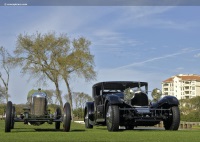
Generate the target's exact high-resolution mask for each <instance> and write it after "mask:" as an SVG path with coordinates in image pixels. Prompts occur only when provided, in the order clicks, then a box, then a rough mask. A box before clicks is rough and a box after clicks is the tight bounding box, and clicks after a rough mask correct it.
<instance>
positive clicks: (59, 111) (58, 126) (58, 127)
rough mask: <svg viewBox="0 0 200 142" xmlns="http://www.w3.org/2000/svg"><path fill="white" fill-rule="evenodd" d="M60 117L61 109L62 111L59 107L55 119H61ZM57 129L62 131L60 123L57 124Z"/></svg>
mask: <svg viewBox="0 0 200 142" xmlns="http://www.w3.org/2000/svg"><path fill="white" fill-rule="evenodd" d="M60 117H61V109H60V107H58V108H57V109H56V116H55V119H60ZM55 128H56V130H59V129H60V121H57V122H55Z"/></svg>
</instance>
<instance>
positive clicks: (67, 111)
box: [63, 103, 71, 132]
mask: <svg viewBox="0 0 200 142" xmlns="http://www.w3.org/2000/svg"><path fill="white" fill-rule="evenodd" d="M63 113H64V115H63V129H64V131H65V132H69V130H70V124H71V107H70V104H69V103H65V105H64V110H63Z"/></svg>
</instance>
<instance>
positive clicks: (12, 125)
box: [10, 106, 15, 129]
mask: <svg viewBox="0 0 200 142" xmlns="http://www.w3.org/2000/svg"><path fill="white" fill-rule="evenodd" d="M14 118H15V106H12V116H11V127H10V128H11V129H14V125H15V120H14Z"/></svg>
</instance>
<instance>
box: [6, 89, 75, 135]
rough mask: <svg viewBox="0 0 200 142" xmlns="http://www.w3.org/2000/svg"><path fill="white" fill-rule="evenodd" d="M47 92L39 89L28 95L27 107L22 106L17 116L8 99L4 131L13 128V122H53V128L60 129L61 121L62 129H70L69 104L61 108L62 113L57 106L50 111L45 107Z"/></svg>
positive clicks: (36, 123)
mask: <svg viewBox="0 0 200 142" xmlns="http://www.w3.org/2000/svg"><path fill="white" fill-rule="evenodd" d="M47 104H48V102H47V94H46V93H45V92H43V91H41V89H38V91H37V92H35V93H33V94H32V95H31V97H30V102H29V103H28V107H27V108H24V113H22V114H20V115H19V116H18V117H17V114H16V113H15V106H13V104H12V102H11V101H8V103H7V107H6V119H5V132H10V131H11V129H14V124H15V122H24V124H31V125H41V124H43V123H45V122H47V123H48V124H52V123H53V122H55V129H60V123H61V122H62V123H63V129H64V131H66V132H68V131H69V130H70V124H71V109H70V104H69V103H68V102H67V103H65V105H64V108H63V115H62V114H61V112H62V111H61V109H60V107H57V109H56V112H55V113H54V114H51V113H50V110H48V108H47Z"/></svg>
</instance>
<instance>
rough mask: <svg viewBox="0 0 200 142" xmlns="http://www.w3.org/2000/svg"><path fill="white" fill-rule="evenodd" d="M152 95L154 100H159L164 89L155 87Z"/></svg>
mask: <svg viewBox="0 0 200 142" xmlns="http://www.w3.org/2000/svg"><path fill="white" fill-rule="evenodd" d="M151 96H152V98H153V101H158V100H159V99H160V97H161V96H162V91H161V90H160V89H158V88H155V89H153V91H152V93H151Z"/></svg>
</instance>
